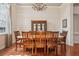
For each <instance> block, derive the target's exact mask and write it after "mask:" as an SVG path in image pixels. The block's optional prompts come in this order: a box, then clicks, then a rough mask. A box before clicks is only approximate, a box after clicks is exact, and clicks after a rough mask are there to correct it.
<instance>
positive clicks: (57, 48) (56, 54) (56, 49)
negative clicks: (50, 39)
mask: <svg viewBox="0 0 79 59" xmlns="http://www.w3.org/2000/svg"><path fill="white" fill-rule="evenodd" d="M55 50H56V51H55V52H56V55H58V46H56V48H55Z"/></svg>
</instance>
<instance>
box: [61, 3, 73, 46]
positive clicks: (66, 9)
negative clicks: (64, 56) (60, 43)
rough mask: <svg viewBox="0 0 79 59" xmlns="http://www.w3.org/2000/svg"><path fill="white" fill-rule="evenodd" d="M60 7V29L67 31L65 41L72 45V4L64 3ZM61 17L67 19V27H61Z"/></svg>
mask: <svg viewBox="0 0 79 59" xmlns="http://www.w3.org/2000/svg"><path fill="white" fill-rule="evenodd" d="M60 9H61V10H60V14H61V16H60V19H61V21H60V22H61V30H65V31H68V34H67V40H66V43H67V44H68V45H73V4H69V3H64V4H62V5H61V6H60ZM63 19H67V28H62V20H63Z"/></svg>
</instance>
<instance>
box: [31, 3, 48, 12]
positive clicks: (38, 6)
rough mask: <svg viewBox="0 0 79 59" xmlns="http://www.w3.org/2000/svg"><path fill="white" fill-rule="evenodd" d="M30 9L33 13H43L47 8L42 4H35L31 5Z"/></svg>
mask: <svg viewBox="0 0 79 59" xmlns="http://www.w3.org/2000/svg"><path fill="white" fill-rule="evenodd" d="M32 8H33V9H34V10H35V11H43V10H45V9H46V8H47V6H46V4H44V3H35V4H33V6H32Z"/></svg>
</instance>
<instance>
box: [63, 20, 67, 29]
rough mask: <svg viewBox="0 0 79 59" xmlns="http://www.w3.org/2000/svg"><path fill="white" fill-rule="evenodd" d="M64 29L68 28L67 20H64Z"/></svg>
mask: <svg viewBox="0 0 79 59" xmlns="http://www.w3.org/2000/svg"><path fill="white" fill-rule="evenodd" d="M62 27H63V28H67V19H64V20H62Z"/></svg>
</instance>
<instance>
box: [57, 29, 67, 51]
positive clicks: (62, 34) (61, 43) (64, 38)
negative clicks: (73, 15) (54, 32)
mask: <svg viewBox="0 0 79 59" xmlns="http://www.w3.org/2000/svg"><path fill="white" fill-rule="evenodd" d="M67 33H68V32H67V31H63V32H62V33H60V35H61V36H63V38H62V39H61V38H60V39H59V42H58V45H60V48H61V52H62V51H65V52H66V38H67ZM63 48H64V49H63Z"/></svg>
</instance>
